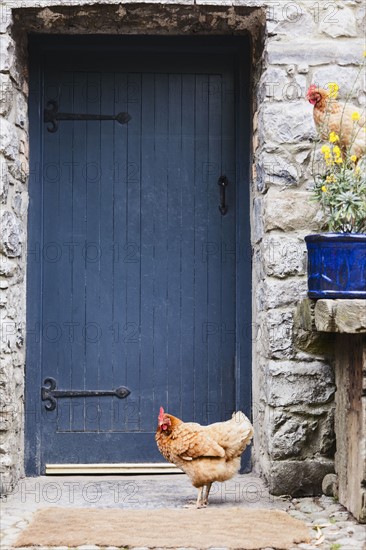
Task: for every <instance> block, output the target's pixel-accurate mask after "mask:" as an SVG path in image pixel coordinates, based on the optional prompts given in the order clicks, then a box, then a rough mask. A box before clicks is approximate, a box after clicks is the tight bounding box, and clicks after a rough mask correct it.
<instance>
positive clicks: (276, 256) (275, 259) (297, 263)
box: [262, 236, 306, 278]
mask: <svg viewBox="0 0 366 550" xmlns="http://www.w3.org/2000/svg"><path fill="white" fill-rule="evenodd" d="M262 254H263V260H264V268H265V272H266V274H267V275H272V276H274V277H278V278H284V277H288V276H291V275H304V274H305V273H306V247H305V242H304V241H303V239H298V238H290V237H287V236H283V237H280V236H276V237H274V236H273V237H267V236H266V237H265V238H264V239H263V244H262Z"/></svg>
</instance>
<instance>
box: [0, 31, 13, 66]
mask: <svg viewBox="0 0 366 550" xmlns="http://www.w3.org/2000/svg"><path fill="white" fill-rule="evenodd" d="M14 63H15V45H14V40H13V39H12V38H11V36H10V35H9V34H1V35H0V72H2V73H8V72H10V70H11V68H12V67H13V65H14Z"/></svg>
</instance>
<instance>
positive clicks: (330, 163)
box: [325, 158, 334, 166]
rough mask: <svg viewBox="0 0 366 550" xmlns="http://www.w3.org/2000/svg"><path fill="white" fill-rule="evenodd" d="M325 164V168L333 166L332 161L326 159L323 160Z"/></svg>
mask: <svg viewBox="0 0 366 550" xmlns="http://www.w3.org/2000/svg"><path fill="white" fill-rule="evenodd" d="M325 164H326V165H327V166H333V164H334V162H333V161H332V159H331V158H326V159H325Z"/></svg>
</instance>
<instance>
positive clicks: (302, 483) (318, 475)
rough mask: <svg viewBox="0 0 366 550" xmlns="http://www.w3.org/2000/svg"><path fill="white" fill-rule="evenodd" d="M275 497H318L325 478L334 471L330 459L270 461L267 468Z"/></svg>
mask: <svg viewBox="0 0 366 550" xmlns="http://www.w3.org/2000/svg"><path fill="white" fill-rule="evenodd" d="M265 469H266V472H267V476H266V477H267V479H268V483H269V490H270V492H271V493H272V494H274V495H293V496H304V495H318V494H319V493H321V486H322V481H323V479H324V476H325V475H326V474H328V473H332V472H333V471H334V464H333V461H332V460H329V459H320V458H318V459H314V460H280V461H274V460H273V461H270V462H269V463H268V464H267V465H266V466H265Z"/></svg>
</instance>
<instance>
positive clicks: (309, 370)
mask: <svg viewBox="0 0 366 550" xmlns="http://www.w3.org/2000/svg"><path fill="white" fill-rule="evenodd" d="M266 390H267V391H266V393H267V403H268V405H271V406H272V407H286V406H289V405H296V404H301V403H306V404H312V405H319V404H325V403H329V402H330V401H331V400H332V399H333V397H334V392H335V385H334V372H333V369H332V368H331V367H330V366H329V365H327V364H326V363H322V362H321V361H312V362H300V361H269V364H268V375H267V388H266Z"/></svg>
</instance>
